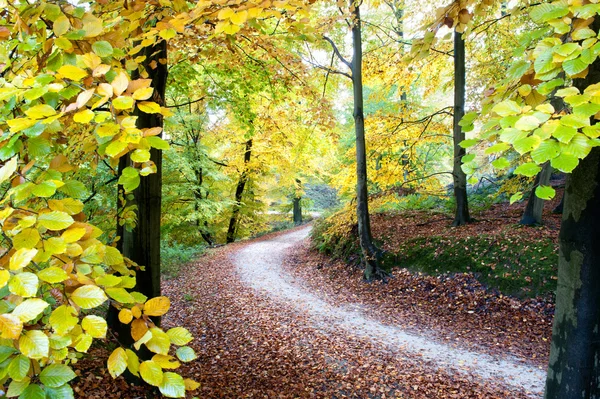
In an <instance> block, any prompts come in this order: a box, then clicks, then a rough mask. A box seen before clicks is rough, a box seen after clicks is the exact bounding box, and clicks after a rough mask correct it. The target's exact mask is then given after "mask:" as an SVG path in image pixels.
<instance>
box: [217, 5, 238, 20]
mask: <svg viewBox="0 0 600 399" xmlns="http://www.w3.org/2000/svg"><path fill="white" fill-rule="evenodd" d="M234 13H235V11H233V10H232V9H231V8H229V7H228V8H224V9H222V10H221V11H219V14H218V15H217V18H219V19H229V18H230V17H231V16H232V15H233V14H234Z"/></svg>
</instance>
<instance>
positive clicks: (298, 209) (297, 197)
mask: <svg viewBox="0 0 600 399" xmlns="http://www.w3.org/2000/svg"><path fill="white" fill-rule="evenodd" d="M301 191H302V182H301V181H300V180H299V179H296V190H295V193H294V201H293V204H294V224H295V225H296V226H299V225H301V224H302V205H301V203H300V201H301V200H302V196H301V194H300V192H301Z"/></svg>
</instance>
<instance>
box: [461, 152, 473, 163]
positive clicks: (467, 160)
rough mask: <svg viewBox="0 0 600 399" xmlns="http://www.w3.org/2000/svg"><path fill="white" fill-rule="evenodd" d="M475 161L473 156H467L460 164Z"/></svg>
mask: <svg viewBox="0 0 600 399" xmlns="http://www.w3.org/2000/svg"><path fill="white" fill-rule="evenodd" d="M474 160H475V154H467V155H465V156H463V157H462V163H469V162H471V161H474Z"/></svg>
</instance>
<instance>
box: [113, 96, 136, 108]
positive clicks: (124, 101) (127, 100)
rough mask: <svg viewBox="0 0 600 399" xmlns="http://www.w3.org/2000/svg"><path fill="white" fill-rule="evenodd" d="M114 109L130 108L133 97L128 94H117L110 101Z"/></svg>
mask: <svg viewBox="0 0 600 399" xmlns="http://www.w3.org/2000/svg"><path fill="white" fill-rule="evenodd" d="M112 105H113V107H115V109H131V108H133V98H132V97H129V96H119V97H117V98H115V99H114V100H113V101H112Z"/></svg>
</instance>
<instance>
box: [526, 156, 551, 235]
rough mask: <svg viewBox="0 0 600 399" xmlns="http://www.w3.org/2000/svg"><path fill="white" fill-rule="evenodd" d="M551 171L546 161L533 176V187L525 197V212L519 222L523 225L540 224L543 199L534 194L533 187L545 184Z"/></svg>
mask: <svg viewBox="0 0 600 399" xmlns="http://www.w3.org/2000/svg"><path fill="white" fill-rule="evenodd" d="M551 173H552V167H551V166H550V162H546V163H545V164H544V166H543V167H542V170H540V172H539V173H538V174H537V176H536V177H535V181H534V182H533V188H532V189H531V193H530V194H529V199H527V205H526V206H525V212H523V217H522V218H521V221H520V222H519V223H520V224H522V225H525V226H535V225H539V224H542V213H543V211H544V202H545V201H544V200H543V199H541V198H539V197H538V196H537V195H535V189H536V188H537V187H539V186H547V185H548V182H549V181H550V174H551Z"/></svg>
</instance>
